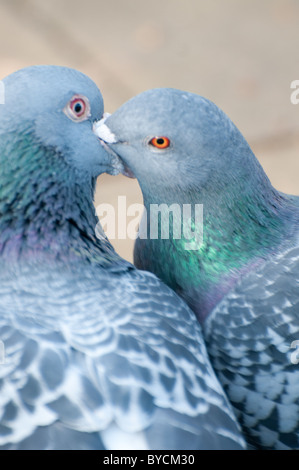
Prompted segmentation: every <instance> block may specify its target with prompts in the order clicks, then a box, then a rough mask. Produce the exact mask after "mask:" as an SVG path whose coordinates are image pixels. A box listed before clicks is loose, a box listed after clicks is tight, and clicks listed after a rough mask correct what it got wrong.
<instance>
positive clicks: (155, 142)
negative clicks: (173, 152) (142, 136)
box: [148, 136, 170, 150]
mask: <svg viewBox="0 0 299 470" xmlns="http://www.w3.org/2000/svg"><path fill="white" fill-rule="evenodd" d="M148 144H149V145H151V146H153V147H155V148H157V149H159V150H165V149H167V148H168V147H169V146H170V139H169V138H168V137H166V136H156V137H152V138H151V139H150V140H149V142H148Z"/></svg>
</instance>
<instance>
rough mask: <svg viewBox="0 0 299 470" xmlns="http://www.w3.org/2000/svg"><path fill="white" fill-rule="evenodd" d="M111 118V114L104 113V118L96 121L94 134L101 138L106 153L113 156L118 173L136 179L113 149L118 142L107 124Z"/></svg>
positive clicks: (113, 162) (113, 163)
mask: <svg viewBox="0 0 299 470" xmlns="http://www.w3.org/2000/svg"><path fill="white" fill-rule="evenodd" d="M109 116H111V114H109V113H104V115H103V118H102V119H100V120H99V121H95V122H94V124H93V132H94V133H95V135H96V136H97V137H98V138H99V140H100V143H101V145H102V146H103V147H104V149H105V150H106V152H108V153H109V154H110V155H111V156H112V165H113V168H115V170H117V171H118V173H122V174H123V175H124V176H127V177H128V178H135V175H134V173H133V172H132V171H131V170H130V169H129V168H128V167H127V166H126V164H125V163H124V162H123V161H122V159H121V158H120V156H119V155H118V154H117V153H116V152H114V150H112V148H111V146H110V145H111V144H116V143H118V142H119V141H118V140H117V138H116V136H115V134H113V133H112V132H111V130H110V129H109V127H108V126H107V125H106V124H105V121H106V119H107V118H108V117H109Z"/></svg>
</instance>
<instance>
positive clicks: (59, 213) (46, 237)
mask: <svg viewBox="0 0 299 470" xmlns="http://www.w3.org/2000/svg"><path fill="white" fill-rule="evenodd" d="M4 149H5V150H4V151H2V152H1V151H0V165H1V166H0V168H1V175H0V178H1V185H0V215H1V216H0V256H1V258H2V260H4V259H5V258H7V260H9V261H12V260H13V259H16V260H19V259H20V258H25V259H26V258H28V259H29V260H30V259H32V258H35V257H36V258H38V259H44V258H45V259H53V258H54V259H62V260H67V259H70V258H71V259H76V258H78V257H81V258H86V259H88V260H89V261H92V260H94V259H95V260H96V261H97V262H99V263H101V259H103V258H104V256H102V254H103V253H106V252H111V253H112V252H113V249H112V247H111V246H110V245H109V243H108V241H106V240H104V237H103V239H102V240H99V239H98V238H97V236H96V226H97V224H98V219H97V217H96V215H95V209H94V206H93V193H94V187H95V180H94V181H90V178H89V179H88V178H87V177H86V178H84V175H77V174H76V173H75V171H74V169H73V168H71V167H70V166H68V165H67V164H66V162H65V160H64V159H63V156H62V155H60V154H59V153H57V152H56V151H55V149H51V150H50V149H45V148H41V147H39V146H36V147H35V146H34V145H33V144H32V139H31V138H30V136H27V139H26V138H23V140H22V141H21V142H20V141H18V142H15V143H14V144H10V145H5V146H4ZM84 180H85V181H84ZM105 258H107V256H105ZM103 262H104V261H103Z"/></svg>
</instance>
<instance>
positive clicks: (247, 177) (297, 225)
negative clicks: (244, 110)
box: [97, 89, 299, 449]
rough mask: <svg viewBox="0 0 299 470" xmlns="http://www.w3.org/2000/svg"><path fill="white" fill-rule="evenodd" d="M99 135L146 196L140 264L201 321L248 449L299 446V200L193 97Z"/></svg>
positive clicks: (165, 98) (106, 126) (156, 95)
mask: <svg viewBox="0 0 299 470" xmlns="http://www.w3.org/2000/svg"><path fill="white" fill-rule="evenodd" d="M97 134H98V135H99V137H101V138H102V139H103V140H105V142H106V145H107V144H108V145H109V146H110V149H112V150H113V151H115V152H116V153H117V154H118V155H119V156H120V157H121V159H122V160H123V162H124V163H125V165H126V166H127V167H128V169H129V170H130V172H131V173H133V174H134V175H135V176H136V177H137V179H138V181H139V183H140V186H141V189H142V192H143V197H144V203H145V208H146V209H147V221H148V222H151V224H149V223H148V224H147V226H146V224H145V229H144V223H143V224H142V226H143V230H142V231H141V233H140V237H139V238H138V239H137V241H136V244H135V252H134V259H135V265H136V266H137V267H138V268H140V269H146V270H149V271H151V272H153V273H155V274H156V275H157V276H159V277H160V278H161V279H162V280H163V281H164V282H165V283H166V284H168V285H169V286H171V287H172V288H173V289H174V290H175V291H176V292H177V293H178V294H179V295H181V296H182V297H183V298H184V299H185V301H186V302H187V303H188V304H189V306H190V307H191V308H192V309H193V310H194V312H195V313H196V315H197V317H198V319H199V320H200V322H202V323H203V325H204V330H205V338H206V340H207V344H208V350H209V353H210V356H211V358H212V363H213V365H214V368H215V369H216V371H217V373H218V376H219V378H220V380H221V382H222V384H223V385H224V388H225V390H226V391H227V393H228V396H229V398H230V400H231V401H232V403H233V405H234V408H235V410H236V413H237V416H238V418H239V420H240V423H241V425H242V427H243V430H244V433H245V435H246V437H247V440H248V442H249V443H250V444H252V445H254V446H255V447H259V448H276V449H286V448H299V365H298V362H299V360H298V358H297V355H296V354H297V347H298V344H299V233H298V232H299V230H298V229H299V197H296V196H290V195H286V194H283V193H281V192H279V191H277V190H276V189H275V188H273V186H272V185H271V183H270V181H269V179H268V178H267V176H266V174H265V172H264V171H263V169H262V167H261V166H260V164H259V163H258V161H257V159H256V157H255V156H254V154H253V152H252V151H251V149H250V147H249V145H248V144H247V142H246V141H245V139H244V137H243V136H242V135H241V133H240V132H239V130H238V129H237V128H236V127H235V125H234V124H233V123H232V122H231V120H230V119H229V118H228V117H227V116H226V115H225V114H224V113H223V112H222V111H221V110H220V109H219V108H218V107H217V106H216V105H215V104H213V103H212V102H210V101H209V100H207V99H204V98H202V97H200V96H198V95H195V94H191V93H187V92H183V91H179V90H174V89H155V90H149V91H147V92H144V93H142V94H141V95H139V96H137V97H135V98H133V99H132V100H130V101H129V102H128V103H125V104H124V105H123V106H121V107H120V108H119V109H118V110H117V111H116V112H115V113H114V114H113V115H112V116H110V117H108V118H106V119H103V120H102V121H101V122H100V123H98V124H97ZM162 205H164V208H166V209H167V211H168V212H167V211H166V215H168V216H169V217H168V218H167V217H166V219H165V218H164V219H163V218H162V216H163V215H164V216H165V210H164V213H163V210H162ZM157 207H158V208H159V210H160V209H161V210H160V212H161V218H159V219H157V217H156V216H157ZM155 214H156V215H155ZM188 214H189V215H188ZM202 214H203V217H202V219H201V216H202ZM154 215H155V217H154ZM158 215H159V214H158ZM196 215H197V216H198V217H197V216H196ZM201 220H203V223H201ZM145 221H146V218H145ZM165 221H166V222H167V227H165V225H166V222H165ZM153 224H154V228H155V226H156V227H158V228H159V229H161V230H160V231H158V232H157V231H155V230H153V227H152V225H153ZM150 225H151V226H150ZM168 225H169V227H170V228H169V227H168ZM146 228H147V229H146ZM166 229H167V230H166ZM168 229H169V230H168ZM163 231H164V232H163ZM168 232H169V233H168ZM157 233H158V235H157V236H151V235H153V234H154V235H155V234H157ZM167 233H168V234H169V236H166V235H167ZM141 235H142V236H141Z"/></svg>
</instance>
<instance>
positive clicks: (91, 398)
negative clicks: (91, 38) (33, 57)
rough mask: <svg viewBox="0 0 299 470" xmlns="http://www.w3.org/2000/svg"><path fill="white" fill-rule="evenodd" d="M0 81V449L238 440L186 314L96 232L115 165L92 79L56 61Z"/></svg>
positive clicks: (195, 445) (232, 444)
mask: <svg viewBox="0 0 299 470" xmlns="http://www.w3.org/2000/svg"><path fill="white" fill-rule="evenodd" d="M3 83H4V85H5V104H3V105H1V106H0V343H1V348H0V351H1V358H0V359H1V361H0V448H1V449H112V450H115V449H243V448H244V440H243V438H242V437H241V434H240V430H239V426H238V424H237V423H236V420H235V417H234V415H233V413H232V410H231V407H230V405H229V403H228V401H227V398H226V397H225V395H224V393H223V390H222V388H221V386H220V385H219V382H218V380H217V379H216V377H215V375H214V372H213V369H212V367H211V365H210V363H209V360H208V357H207V353H206V349H205V346H204V343H203V339H202V332H201V329H200V327H199V326H198V325H197V322H196V320H195V318H194V315H193V313H192V312H191V310H189V308H188V307H187V305H186V304H185V303H184V302H183V301H182V300H181V299H180V298H179V297H177V296H176V295H175V294H174V293H173V291H172V290H171V289H169V288H168V287H166V286H165V285H164V284H163V283H162V282H161V281H160V280H158V279H157V278H156V277H155V276H154V275H152V274H150V273H146V272H142V271H138V270H137V269H135V268H134V267H133V266H132V265H131V264H129V263H128V262H126V261H124V260H123V259H121V258H120V257H119V256H118V255H117V254H116V253H115V251H114V250H113V248H112V246H111V245H110V244H109V242H108V240H107V239H106V238H105V236H104V234H102V235H101V236H99V235H98V236H96V235H95V228H96V226H97V230H98V232H97V233H99V226H98V219H97V217H96V215H95V209H94V206H93V197H94V189H95V183H96V178H97V176H98V175H99V174H101V173H102V172H105V171H106V172H108V173H115V172H117V171H118V169H116V170H115V167H117V166H119V165H120V164H119V162H118V161H117V159H114V157H113V156H112V155H111V154H109V152H106V150H104V148H103V146H102V145H101V143H100V141H99V139H98V138H97V136H96V135H95V133H94V132H93V124H94V122H95V121H97V120H99V119H101V118H102V116H103V101H102V97H101V94H100V92H99V90H98V88H97V87H96V85H95V84H94V83H93V82H92V81H91V80H90V79H89V78H88V77H86V76H85V75H83V74H82V73H80V72H77V71H75V70H72V69H68V68H63V67H55V66H36V67H30V68H27V69H24V70H21V71H19V72H16V73H15V74H12V75H11V76H9V77H7V78H6V79H4V82H3ZM120 167H121V166H119V168H120Z"/></svg>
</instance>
